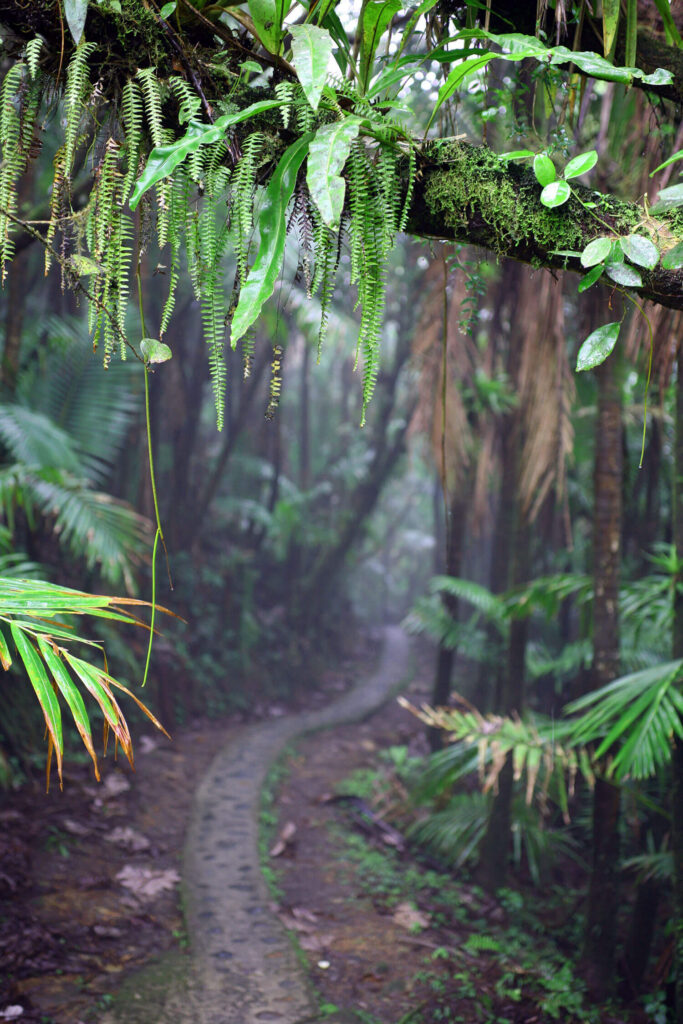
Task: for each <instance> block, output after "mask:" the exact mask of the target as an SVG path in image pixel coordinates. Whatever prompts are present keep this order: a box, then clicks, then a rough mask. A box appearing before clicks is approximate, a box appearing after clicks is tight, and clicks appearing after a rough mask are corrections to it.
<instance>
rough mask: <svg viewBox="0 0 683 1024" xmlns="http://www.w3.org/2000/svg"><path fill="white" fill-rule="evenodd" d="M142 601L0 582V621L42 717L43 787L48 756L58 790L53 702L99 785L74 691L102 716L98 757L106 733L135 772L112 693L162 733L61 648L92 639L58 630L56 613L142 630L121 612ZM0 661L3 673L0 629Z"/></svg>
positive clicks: (58, 730)
mask: <svg viewBox="0 0 683 1024" xmlns="http://www.w3.org/2000/svg"><path fill="white" fill-rule="evenodd" d="M146 603H147V602H144V601H139V600H136V599H134V598H118V597H107V596H103V595H93V594H86V593H83V592H81V591H76V590H68V589H66V588H63V587H58V586H54V585H52V584H49V583H45V582H43V581H39V580H17V579H8V578H3V577H0V623H4V624H5V626H6V627H8V628H9V631H10V633H11V636H12V640H13V642H14V646H15V648H16V651H17V654H18V656H19V659H20V661H21V664H22V666H23V668H24V670H25V672H26V675H27V676H28V679H29V681H30V683H31V685H32V687H33V690H34V692H35V695H36V698H37V700H38V703H39V705H40V708H41V711H42V713H43V717H44V719H45V725H46V733H47V743H48V748H47V763H46V776H47V788H48V790H49V786H50V775H51V768H52V759H53V756H54V757H55V759H56V763H57V772H58V775H59V784H60V788H62V787H63V755H64V739H63V732H62V708H61V706H60V701H61V702H62V703H63V704H65V705H66V707H67V708H68V710H69V712H70V715H71V717H72V718H73V721H74V724H75V726H76V729H77V731H78V734H79V736H80V739H81V741H82V743H83V745H84V746H85V748H86V750H87V752H88V754H89V755H90V758H91V759H92V762H93V767H94V771H95V778H96V779H97V780H98V781H99V780H100V772H99V766H98V761H97V755H96V754H95V749H94V746H93V742H92V732H91V727H90V720H89V717H88V712H87V710H86V706H85V702H84V700H83V696H82V693H81V688H82V689H83V690H85V691H86V692H87V693H88V694H90V696H91V697H92V698H93V700H94V701H95V703H96V705H97V707H98V709H99V711H100V712H101V714H102V716H103V719H104V730H105V733H104V740H105V752H106V739H107V736H108V733H109V731H110V730H111V732H112V733H113V734H114V737H115V741H116V744H117V746H118V745H120V746H121V749H122V750H123V752H124V754H125V755H126V757H127V759H128V761H129V763H130V765H131V767H134V760H133V743H132V738H131V734H130V729H129V727H128V723H127V721H126V718H125V716H124V714H123V712H122V710H121V708H120V707H119V704H118V702H117V700H116V698H115V696H114V692H113V691H114V689H118V690H121V691H122V692H124V693H125V694H126V695H127V696H129V697H131V698H132V699H133V701H134V702H135V703H136V704H137V705H138V707H139V708H140V709H141V710H142V711H143V712H144V713H145V715H146V716H147V717H148V718H149V720H150V721H151V722H152V723H153V724H154V725H155V726H156V728H158V729H159V730H160V731H161V732H163V733H164V735H166V736H168V735H169V734H168V733H167V732H166V730H165V729H164V727H163V726H162V724H161V723H160V722H159V721H158V720H157V718H156V717H155V716H154V715H153V714H152V712H151V711H150V710H149V709H148V708H147V707H146V706H145V705H144V704H143V703H142V701H140V700H139V699H138V698H137V697H136V696H135V694H133V693H132V692H131V691H130V690H129V689H128V688H127V687H125V686H124V685H123V684H122V683H119V682H118V681H117V680H116V679H115V678H114V677H113V676H111V675H110V674H109V673H108V671H106V669H105V670H104V671H103V670H102V669H100V668H99V667H98V666H97V665H95V664H93V663H92V661H90V660H87V659H84V658H79V657H77V656H76V655H75V654H74V653H73V652H72V651H71V649H70V646H69V647H67V646H63V644H65V643H68V644H69V645H71V644H72V643H83V644H86V645H89V646H90V647H92V646H93V641H92V640H90V639H89V638H87V637H85V636H83V635H79V634H78V633H77V632H76V631H75V630H73V629H72V628H70V627H67V626H64V625H63V624H62V623H61V622H60V621H59V618H58V617H61V616H63V615H84V614H90V615H93V616H95V617H97V618H108V619H112V620H114V621H118V622H127V623H129V624H134V623H137V624H140V625H144V624H143V623H140V622H139V620H138V619H137V618H136V617H135V616H134V615H133V614H131V613H130V612H128V611H127V608H128V607H130V606H132V605H135V606H137V605H142V604H146ZM157 607H159V606H157ZM160 610H162V609H160ZM94 646H95V647H96V649H97V650H98V651H100V650H101V648H100V645H99V644H96V643H95V644H94ZM0 663H1V664H2V665H3V667H4V668H5V669H9V667H10V666H11V664H12V656H11V654H10V651H9V647H8V644H7V642H6V639H5V637H4V635H3V633H2V630H0ZM79 687H80V688H79ZM169 738H170V737H169Z"/></svg>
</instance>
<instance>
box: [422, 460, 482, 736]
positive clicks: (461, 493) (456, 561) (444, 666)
mask: <svg viewBox="0 0 683 1024" xmlns="http://www.w3.org/2000/svg"><path fill="white" fill-rule="evenodd" d="M466 475H467V483H466V484H465V485H464V487H463V488H461V489H459V490H458V494H457V497H456V498H455V499H454V500H453V501H452V502H451V505H450V509H449V517H448V518H449V522H448V524H447V529H448V534H447V542H446V574H447V575H448V576H461V575H462V559H463V550H464V542H465V527H466V524H467V508H468V505H469V501H468V498H469V495H470V492H471V487H470V486H469V477H470V474H469V473H468V474H466ZM442 601H443V604H444V607H445V608H446V611H447V612H448V613H449V615H450V616H451V618H452V619H453V621H454V622H457V619H458V601H457V599H456V598H454V597H453V596H452V595H450V594H442ZM455 656H456V651H455V649H454V648H453V647H445V646H444V645H443V644H440V645H439V650H438V653H437V657H436V673H435V676H434V689H433V691H432V704H433V705H434V706H435V707H439V706H440V705H444V704H447V703H448V698H449V697H450V694H451V674H452V671H453V663H454V661H455ZM427 740H428V742H429V748H430V750H431V751H432V752H434V751H437V750H441V748H442V746H443V733H442V731H441V729H435V728H433V727H432V726H428V727H427Z"/></svg>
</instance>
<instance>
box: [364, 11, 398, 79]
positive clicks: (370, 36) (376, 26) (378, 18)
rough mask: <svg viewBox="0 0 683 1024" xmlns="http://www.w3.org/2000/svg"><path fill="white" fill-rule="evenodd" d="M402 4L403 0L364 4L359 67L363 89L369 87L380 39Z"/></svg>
mask: <svg viewBox="0 0 683 1024" xmlns="http://www.w3.org/2000/svg"><path fill="white" fill-rule="evenodd" d="M402 6H403V4H402V2H401V0H367V3H365V5H364V6H363V20H362V23H361V26H360V30H361V42H360V69H359V70H360V75H359V77H360V82H361V85H362V87H363V90H365V89H367V86H368V83H369V81H370V78H371V76H372V64H373V61H374V59H375V53H376V51H377V47H378V46H379V41H380V39H381V38H382V36H383V35H384V33H385V31H386V30H387V28H388V27H389V24H390V22H391V19H392V18H393V17H394V15H396V14H398V12H399V11H400V10H401V8H402Z"/></svg>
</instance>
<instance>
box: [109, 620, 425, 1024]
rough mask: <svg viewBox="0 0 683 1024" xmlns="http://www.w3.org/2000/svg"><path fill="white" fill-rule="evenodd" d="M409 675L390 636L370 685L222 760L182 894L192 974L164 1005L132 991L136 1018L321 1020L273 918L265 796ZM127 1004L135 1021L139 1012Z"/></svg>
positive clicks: (401, 644)
mask: <svg viewBox="0 0 683 1024" xmlns="http://www.w3.org/2000/svg"><path fill="white" fill-rule="evenodd" d="M408 673H409V645H408V641H407V639H406V637H405V636H404V634H403V633H402V632H401V630H400V629H398V628H397V627H388V628H387V629H386V630H385V631H384V645H383V650H382V655H381V660H380V664H379V667H378V668H377V670H376V672H375V673H374V675H372V676H371V677H370V678H366V679H363V680H362V682H360V683H359V684H358V685H357V686H355V687H354V688H353V689H352V690H350V691H349V692H348V693H346V694H345V695H344V696H343V697H342V698H340V700H338V701H336V702H335V703H334V704H331V705H328V706H327V707H326V708H323V709H321V710H317V711H312V712H305V713H303V714H300V715H295V716H289V717H287V718H281V719H278V720H276V721H274V722H265V723H260V724H258V725H255V726H251V727H250V728H248V729H246V730H245V731H244V732H242V733H240V734H239V735H238V736H236V737H235V738H234V739H233V740H231V742H230V743H229V744H228V745H227V746H226V747H225V748H224V749H223V750H222V751H221V753H220V754H218V755H217V757H216V758H215V759H214V761H213V763H212V765H211V767H210V769H209V771H208V772H207V774H206V776H205V777H204V780H203V781H202V783H201V784H200V786H199V788H198V790H197V793H196V796H195V805H194V811H193V814H192V818H191V822H190V827H189V830H188V835H187V841H186V845H185V857H184V869H183V888H184V896H185V901H186V908H185V909H186V918H187V924H188V929H189V934H190V940H191V949H192V962H191V966H190V969H189V972H188V971H187V968H186V967H185V969H183V964H182V963H181V962H180V960H181V958H178V957H177V955H176V956H175V962H174V958H173V957H171V959H170V961H169V963H168V965H167V970H166V971H165V972H163V971H162V972H161V973H162V974H163V975H164V976H163V978H162V977H159V978H158V979H155V978H153V977H152V976H150V978H149V981H150V983H151V986H150V987H151V989H154V988H155V987H157V988H161V990H162V991H163V993H164V998H162V999H160V1000H159V1001H157V999H155V998H153V997H152V998H150V1000H149V1001H148V1000H147V998H146V996H145V995H143V994H141V993H142V992H144V990H145V987H147V986H145V984H144V982H143V984H142V985H141V984H139V983H138V984H137V985H136V984H133V987H135V988H136V989H137V991H136V992H135V993H134V995H133V998H134V999H137V1000H142V1002H140V1001H139V1002H138V1003H137V1006H135V1009H136V1010H138V1011H142V1012H143V1013H145V1009H144V1008H145V1007H146V1015H145V1016H144V1017H140V1018H139V1019H140V1020H141V1021H142V1020H144V1022H145V1024H170V1022H173V1024H266V1022H272V1024H309V1022H310V1024H314V1022H316V1021H317V1020H318V1014H317V1013H316V1009H315V1005H314V1001H313V999H312V996H311V992H310V988H309V985H308V982H307V980H306V978H305V975H304V972H303V969H302V967H301V964H300V963H299V962H298V960H297V957H296V953H295V951H294V949H293V947H292V944H291V942H290V940H289V939H288V937H287V935H286V932H285V930H284V928H283V926H282V924H281V923H280V921H279V920H278V919H277V918H276V917H275V915H274V914H273V912H272V911H271V910H270V903H271V896H270V894H269V892H268V889H267V887H266V884H265V881H264V879H263V877H262V875H261V870H260V863H259V851H258V832H259V811H260V799H261V790H262V787H263V784H264V781H265V778H266V775H267V773H268V771H269V769H270V767H271V765H272V764H273V762H274V761H275V759H276V758H277V757H278V755H279V754H280V753H281V751H282V749H283V748H284V747H285V746H286V745H287V743H289V742H290V741H291V740H293V739H295V738H296V737H298V736H301V735H303V734H305V733H309V732H313V731H316V730H318V729H323V728H326V727H329V726H336V725H342V724H345V723H348V722H352V721H356V720H360V719H362V718H365V717H366V716H367V715H369V714H370V713H371V712H373V711H375V710H376V709H377V708H379V707H381V705H382V704H383V703H385V702H386V700H387V699H388V698H389V697H390V696H391V695H392V694H393V693H395V692H398V691H399V690H400V688H401V684H406V683H407V682H408ZM154 972H155V968H154V967H153V968H150V969H149V973H150V975H154ZM142 973H143V974H145V973H146V972H145V971H143V972H142ZM157 973H159V972H157ZM169 975H170V977H169ZM139 981H142V979H141V978H139V979H138V982H139ZM133 983H135V979H133ZM155 983H156V984H155ZM147 995H148V996H151V992H148V993H147ZM125 1002H127V1003H128V1007H127V1009H128V1011H131V1010H132V1009H133V1006H131V1003H130V1002H129V1001H128V999H126V1000H125ZM152 1002H156V1004H157V1005H156V1009H154V1008H153V1007H152V1006H151V1005H150V1003H152ZM160 1004H161V1005H160ZM133 1005H134V1004H133ZM122 1009H123V1008H122ZM123 1012H124V1013H126V1010H125V1009H123ZM117 1017H118V1019H119V1020H121V1021H125V1024H134V1020H137V1019H138V1018H137V1014H133V1013H131V1012H127V1013H126V1015H125V1017H120V1016H119V1015H118V1014H117ZM102 1024H105V1021H102Z"/></svg>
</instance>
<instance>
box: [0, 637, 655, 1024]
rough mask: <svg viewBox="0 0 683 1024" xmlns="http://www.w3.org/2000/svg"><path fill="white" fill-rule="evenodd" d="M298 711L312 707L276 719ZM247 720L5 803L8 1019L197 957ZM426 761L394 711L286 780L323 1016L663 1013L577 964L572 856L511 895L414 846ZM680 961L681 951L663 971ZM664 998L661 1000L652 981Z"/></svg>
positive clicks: (273, 855)
mask: <svg viewBox="0 0 683 1024" xmlns="http://www.w3.org/2000/svg"><path fill="white" fill-rule="evenodd" d="M370 649H371V646H370V645H369V642H368V641H367V640H365V641H364V642H362V643H359V644H358V647H357V649H356V651H355V657H350V658H348V659H346V660H344V661H342V662H340V667H339V668H338V669H334V670H333V669H330V670H327V671H326V672H325V673H324V675H323V677H322V678H321V679H320V681H319V685H318V687H317V690H316V694H315V697H314V698H312V696H311V694H310V693H309V694H308V695H307V705H308V706H310V704H311V700H312V699H314V700H315V702H316V703H324V702H328V701H330V700H332V699H334V697H335V696H337V695H338V694H339V692H341V691H342V690H344V689H345V688H346V687H347V686H348V685H349V684H351V683H352V682H353V681H354V680H355V679H357V677H358V673H359V672H362V671H363V670H364V669H366V667H367V659H368V651H369V650H370ZM431 670H432V656H431V653H430V652H429V651H428V650H426V649H423V650H422V651H421V654H420V655H419V657H418V670H417V673H416V677H415V679H414V681H413V683H412V684H411V687H410V691H409V693H408V696H409V698H410V700H411V701H413V702H414V703H416V704H419V703H420V702H421V701H422V700H423V699H425V698H426V697H427V695H428V693H429V687H430V677H431ZM301 696H302V695H300V698H299V700H300V702H301ZM290 709H291V710H296V701H294V702H293V707H292V708H287V707H286V706H285V705H283V704H279V703H274V704H271V705H270V706H269V707H267V708H265V707H264V708H262V709H261V714H262V715H263V716H277V715H281V714H284V713H286V711H287V710H290ZM244 722H245V716H244V715H243V714H235V715H232V716H230V717H224V718H222V719H220V720H214V721H211V720H196V721H193V722H192V723H190V724H188V725H187V726H185V727H183V728H181V729H179V730H178V731H177V733H176V735H174V738H173V740H172V741H171V742H169V741H168V740H166V739H163V738H157V737H156V736H155V737H154V738H152V737H151V736H149V735H147V734H143V735H142V736H140V737H139V738H138V740H137V765H138V770H137V771H136V772H131V770H130V768H129V767H128V765H127V764H126V763H125V762H122V761H119V762H117V763H116V764H114V763H113V761H112V759H107V762H105V766H104V771H103V782H102V784H101V785H97V783H95V781H94V779H93V778H92V773H91V770H90V769H89V768H88V766H86V765H85V764H84V763H82V764H74V763H73V762H71V763H70V764H69V767H68V770H67V772H66V774H65V782H64V791H63V792H61V793H60V792H59V790H58V789H57V788H56V787H53V788H52V789H51V792H50V794H49V795H47V796H46V795H45V793H44V792H43V791H42V782H41V780H39V779H38V777H36V778H35V779H34V780H32V781H31V782H30V783H27V784H26V785H24V786H23V787H22V788H21V789H20V790H19V791H18V792H16V793H14V794H13V795H11V796H9V797H8V798H7V799H6V800H5V802H4V805H3V809H2V811H1V812H0V822H1V824H2V837H1V838H0V922H1V923H0V960H1V961H2V964H3V968H2V974H1V975H0V992H1V997H0V1019H2V1020H13V1019H16V1020H20V1021H21V1022H22V1024H88V1022H91V1021H97V1020H99V1019H100V1018H101V1016H102V1015H103V1014H104V1013H105V1012H106V1011H107V1010H108V1009H111V1008H112V1007H114V1008H115V1007H116V999H117V992H118V991H119V990H120V988H121V985H122V984H123V983H124V981H125V979H126V978H129V977H130V976H131V975H134V972H136V971H137V970H139V969H140V968H141V967H149V966H150V965H153V964H154V962H155V960H156V959H157V958H159V957H160V956H161V955H162V954H165V955H168V954H169V953H170V954H172V955H175V956H177V957H178V958H179V960H184V959H185V958H186V957H188V956H189V955H190V950H189V941H188V936H187V933H186V930H185V925H184V920H183V913H182V908H181V905H180V897H179V886H178V883H179V880H180V872H181V857H182V849H183V841H184V835H185V830H186V827H187V821H188V817H189V813H190V810H191V806H192V797H193V793H194V790H195V788H196V786H197V785H198V783H199V781H200V780H201V778H202V776H203V774H204V773H205V772H206V770H207V769H208V767H209V765H210V763H211V760H212V758H213V757H214V756H215V754H216V753H217V752H218V751H219V750H220V749H221V747H222V746H224V744H225V743H226V742H227V741H228V739H229V738H230V736H231V735H234V733H235V731H236V730H238V729H240V728H242V727H244ZM426 752H427V745H426V740H425V737H424V729H423V726H422V725H421V724H420V723H419V722H418V721H417V719H416V718H414V717H413V716H412V715H410V714H409V713H408V712H407V711H405V710H404V709H403V708H401V707H400V706H399V705H398V704H397V703H396V702H395V701H392V702H391V703H390V704H389V705H388V706H387V707H385V708H384V709H383V710H381V711H380V712H378V713H376V714H375V715H373V716H372V717H371V718H369V719H368V720H367V721H365V722H363V723H361V724H360V725H348V726H343V727H339V728H336V729H333V730H329V731H325V732H323V733H319V734H315V735H313V736H311V737H308V738H305V739H303V740H301V741H300V742H298V743H297V744H296V745H295V746H293V747H290V748H288V749H287V751H286V752H285V754H284V755H283V756H282V757H281V758H280V760H279V761H278V762H277V764H276V765H275V767H274V769H273V770H272V772H271V774H270V776H269V780H268V783H267V786H266V788H265V791H264V806H263V811H262V822H261V829H262V837H263V843H262V858H263V860H262V866H263V868H264V871H265V874H266V878H267V880H268V882H269V885H270V888H271V893H272V900H273V902H272V910H273V911H274V912H275V913H277V914H278V915H279V917H280V919H281V920H282V922H283V924H284V925H285V926H286V927H287V928H288V929H289V930H290V931H291V935H292V941H293V942H295V944H296V945H297V947H298V948H299V950H300V953H301V960H302V963H303V964H304V965H305V967H306V970H307V971H308V974H309V977H310V980H311V983H312V985H313V987H314V989H315V992H316V996H317V1003H318V1007H319V1012H320V1020H321V1021H323V1020H325V1019H328V1018H329V1019H330V1021H343V1022H347V1021H348V1022H351V1021H360V1022H365V1024H432V1022H440V1021H452V1022H474V1021H481V1022H484V1024H498V1022H500V1024H502V1022H510V1024H513V1022H514V1024H546V1022H551V1021H557V1020H560V1021H566V1022H574V1021H576V1022H579V1021H581V1022H584V1021H600V1022H605V1024H617V1022H622V1021H623V1022H629V1024H644V1022H646V1021H657V1020H658V1019H659V1018H658V1016H657V1012H658V1009H659V1007H658V1003H657V1000H656V999H655V1000H651V1002H650V1004H649V1005H648V1006H647V1008H646V1007H645V1004H644V1003H643V1002H641V1003H640V1009H639V1008H637V1007H638V1004H637V1003H633V1002H632V1003H631V1004H630V1005H629V1006H626V1005H621V1004H617V1003H615V1004H614V1005H613V1006H603V1007H600V1006H596V1005H591V1003H590V1001H589V1000H588V999H587V998H586V997H585V993H584V990H583V986H582V983H581V981H580V976H579V974H578V970H576V972H575V970H574V967H573V966H572V961H573V958H574V956H575V954H576V950H577V948H578V946H579V943H580V935H581V927H582V910H583V903H584V896H585V888H586V873H585V870H582V869H581V867H579V866H577V864H576V863H575V862H571V861H568V860H565V859H562V858H557V859H556V860H555V862H554V865H553V868H552V870H551V871H549V872H548V874H547V876H545V877H544V878H543V881H542V883H541V884H540V885H539V886H536V887H534V886H532V884H531V882H530V879H529V877H528V871H526V870H525V866H524V864H523V863H522V865H521V870H520V871H519V872H516V873H515V875H514V877H511V881H510V885H509V888H504V889H501V890H498V892H497V893H496V894H495V896H493V895H487V894H486V893H485V892H484V891H483V889H481V888H480V887H479V886H477V885H476V884H475V879H474V876H473V874H472V873H471V872H470V871H469V870H466V869H465V868H464V867H463V868H457V869H454V870H448V869H447V868H446V866H445V865H444V864H443V863H441V862H439V861H438V860H434V859H433V858H432V857H430V856H429V855H427V854H425V853H424V851H423V852H420V851H419V850H417V849H416V847H415V845H414V844H413V843H412V842H411V841H410V840H409V839H406V832H409V818H410V812H409V811H408V809H407V808H408V799H407V797H408V792H407V789H406V784H405V779H406V769H407V768H409V765H410V760H411V759H412V758H414V757H418V756H422V755H424V754H426ZM628 910H629V908H628V907H627V906H624V908H623V912H624V917H625V919H626V917H627V914H628ZM666 969H667V963H666V954H665V955H664V958H663V959H662V960H660V961H659V962H657V963H653V967H652V970H653V972H657V971H660V972H665V971H666ZM648 986H649V988H650V989H652V988H657V984H656V982H655V981H653V979H652V978H649V979H648ZM140 998H144V994H141V995H140ZM660 1005H661V1001H660ZM12 1008H14V1009H12ZM19 1008H20V1009H21V1013H19ZM12 1014H14V1016H13V1015H12Z"/></svg>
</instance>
